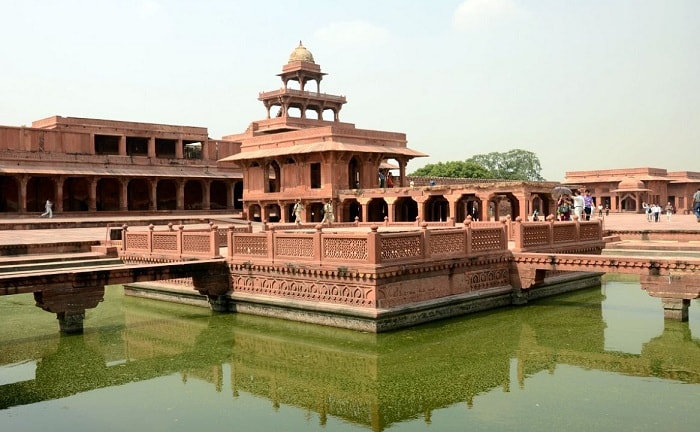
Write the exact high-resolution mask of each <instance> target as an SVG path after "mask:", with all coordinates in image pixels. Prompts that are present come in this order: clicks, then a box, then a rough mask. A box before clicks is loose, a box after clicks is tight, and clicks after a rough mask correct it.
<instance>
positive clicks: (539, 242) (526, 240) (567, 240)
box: [511, 218, 603, 252]
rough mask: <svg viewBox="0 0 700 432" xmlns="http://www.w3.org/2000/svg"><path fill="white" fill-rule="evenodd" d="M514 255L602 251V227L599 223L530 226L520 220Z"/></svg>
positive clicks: (514, 236) (515, 225) (514, 229)
mask: <svg viewBox="0 0 700 432" xmlns="http://www.w3.org/2000/svg"><path fill="white" fill-rule="evenodd" d="M511 233H512V240H513V251H514V252H540V251H547V252H556V251H561V250H564V249H566V250H571V248H572V247H574V248H575V249H576V250H581V249H582V248H584V249H585V248H587V246H588V247H592V248H600V249H602V247H603V225H602V222H601V220H600V219H598V220H592V221H566V222H556V223H555V221H554V219H553V218H549V219H548V220H547V221H545V222H529V221H523V220H522V219H520V218H517V219H516V220H515V221H514V222H513V224H512V231H511Z"/></svg>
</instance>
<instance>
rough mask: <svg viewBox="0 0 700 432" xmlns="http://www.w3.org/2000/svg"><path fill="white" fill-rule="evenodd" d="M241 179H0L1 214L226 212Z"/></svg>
mask: <svg viewBox="0 0 700 432" xmlns="http://www.w3.org/2000/svg"><path fill="white" fill-rule="evenodd" d="M242 195H243V184H242V181H240V180H232V181H224V180H220V179H206V178H167V177H162V178H160V177H157V178H156V177H131V178H127V177H105V176H99V177H98V176H87V177H86V176H76V177H73V176H70V175H60V176H42V175H29V174H27V175H16V176H14V175H12V176H0V213H13V212H15V213H32V212H43V211H44V203H45V202H46V200H47V199H48V200H51V201H52V202H53V203H54V208H53V209H54V212H59V213H69V212H99V211H108V212H126V211H157V210H226V209H241V208H242Z"/></svg>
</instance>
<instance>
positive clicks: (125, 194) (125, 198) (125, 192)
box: [119, 179, 129, 212]
mask: <svg viewBox="0 0 700 432" xmlns="http://www.w3.org/2000/svg"><path fill="white" fill-rule="evenodd" d="M120 181H121V186H122V192H121V193H120V194H119V210H120V211H123V212H125V211H129V179H122V180H120Z"/></svg>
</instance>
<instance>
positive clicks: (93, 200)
mask: <svg viewBox="0 0 700 432" xmlns="http://www.w3.org/2000/svg"><path fill="white" fill-rule="evenodd" d="M88 210H89V211H91V212H96V211H97V177H92V178H91V179H90V192H89V195H88Z"/></svg>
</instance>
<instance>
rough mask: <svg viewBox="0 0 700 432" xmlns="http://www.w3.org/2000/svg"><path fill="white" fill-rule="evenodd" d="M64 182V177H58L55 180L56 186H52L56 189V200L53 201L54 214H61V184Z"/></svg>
mask: <svg viewBox="0 0 700 432" xmlns="http://www.w3.org/2000/svg"><path fill="white" fill-rule="evenodd" d="M65 180H66V179H65V177H63V176H59V177H58V179H57V180H56V184H55V185H54V187H55V188H56V198H55V199H54V200H53V201H54V202H53V203H54V209H53V211H54V212H63V182H64V181H65Z"/></svg>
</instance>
